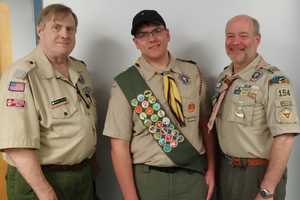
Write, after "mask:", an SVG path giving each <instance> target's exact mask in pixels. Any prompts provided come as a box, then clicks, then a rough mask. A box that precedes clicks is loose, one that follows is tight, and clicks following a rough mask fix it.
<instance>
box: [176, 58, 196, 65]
mask: <svg viewBox="0 0 300 200" xmlns="http://www.w3.org/2000/svg"><path fill="white" fill-rule="evenodd" d="M176 60H179V61H182V62H187V63H191V64H194V65H197V63H196V62H195V61H193V60H185V59H181V58H176Z"/></svg>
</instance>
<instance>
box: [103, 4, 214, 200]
mask: <svg viewBox="0 0 300 200" xmlns="http://www.w3.org/2000/svg"><path fill="white" fill-rule="evenodd" d="M131 34H132V35H133V42H134V44H135V46H136V48H137V49H138V50H139V51H140V52H141V56H140V57H139V58H138V59H137V60H136V62H135V63H134V65H133V66H131V67H130V68H129V69H128V70H126V71H124V72H122V73H121V74H119V75H118V76H117V77H116V78H115V82H114V83H113V87H112V91H111V98H110V102H109V107H108V112H107V117H106V122H105V128H104V135H106V136H108V137H110V138H111V155H112V161H113V166H114V170H115V173H116V176H117V179H118V182H119V184H120V187H121V191H122V194H123V198H124V199H125V200H137V199H141V200H153V199H155V200H169V199H170V200H171V199H172V200H183V199H184V200H196V199H197V200H202V199H203V200H204V199H207V200H208V199H210V198H211V196H212V192H213V188H214V142H213V138H212V134H211V135H208V134H207V129H206V128H205V125H206V122H207V116H208V115H207V108H208V105H207V103H206V83H205V81H204V80H203V77H202V75H201V74H200V71H199V68H198V66H197V65H196V64H195V63H194V62H192V61H185V60H181V59H176V58H174V57H173V56H172V55H171V54H170V52H169V51H168V44H169V41H170V32H169V30H168V29H167V27H166V23H165V21H164V19H163V18H162V17H161V15H160V14H159V13H158V12H157V11H155V10H143V11H140V12H139V13H137V14H136V15H135V17H134V18H133V22H132V29H131Z"/></svg>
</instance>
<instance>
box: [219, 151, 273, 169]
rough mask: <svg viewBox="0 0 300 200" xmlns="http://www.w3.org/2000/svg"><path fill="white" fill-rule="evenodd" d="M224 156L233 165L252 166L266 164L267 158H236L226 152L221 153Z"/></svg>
mask: <svg viewBox="0 0 300 200" xmlns="http://www.w3.org/2000/svg"><path fill="white" fill-rule="evenodd" d="M223 155H224V158H225V159H226V160H228V161H229V163H230V164H231V165H232V166H233V167H243V168H244V167H248V166H249V167H253V166H261V165H267V164H268V162H269V161H268V160H267V159H262V158H236V157H231V156H228V155H226V154H223Z"/></svg>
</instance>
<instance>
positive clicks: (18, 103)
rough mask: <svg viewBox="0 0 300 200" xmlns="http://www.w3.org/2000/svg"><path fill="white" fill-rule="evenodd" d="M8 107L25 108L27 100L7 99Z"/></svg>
mask: <svg viewBox="0 0 300 200" xmlns="http://www.w3.org/2000/svg"><path fill="white" fill-rule="evenodd" d="M6 106H7V107H15V108H24V107H25V100H22V99H7V100H6Z"/></svg>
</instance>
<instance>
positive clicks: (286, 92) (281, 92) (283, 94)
mask: <svg viewBox="0 0 300 200" xmlns="http://www.w3.org/2000/svg"><path fill="white" fill-rule="evenodd" d="M277 95H278V96H279V97H286V96H291V92H290V90H289V89H287V88H280V89H277Z"/></svg>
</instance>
